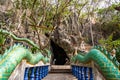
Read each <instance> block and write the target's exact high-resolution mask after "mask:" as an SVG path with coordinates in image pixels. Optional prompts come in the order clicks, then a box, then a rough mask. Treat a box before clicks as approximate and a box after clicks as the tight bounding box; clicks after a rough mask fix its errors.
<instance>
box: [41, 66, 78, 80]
mask: <svg viewBox="0 0 120 80" xmlns="http://www.w3.org/2000/svg"><path fill="white" fill-rule="evenodd" d="M42 80H77V79H76V77H74V76H73V75H72V72H71V66H70V65H51V66H50V72H49V74H48V75H47V76H46V77H45V78H44V79H42Z"/></svg>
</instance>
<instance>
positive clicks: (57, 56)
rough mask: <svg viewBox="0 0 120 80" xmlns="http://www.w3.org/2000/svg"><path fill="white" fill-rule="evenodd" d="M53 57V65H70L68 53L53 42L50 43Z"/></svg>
mask: <svg viewBox="0 0 120 80" xmlns="http://www.w3.org/2000/svg"><path fill="white" fill-rule="evenodd" d="M50 45H51V51H52V57H51V64H53V65H65V64H68V63H69V60H70V59H69V57H68V56H67V54H66V52H65V51H64V49H63V48H61V47H60V46H59V45H57V44H56V43H55V42H53V41H52V40H51V41H50Z"/></svg>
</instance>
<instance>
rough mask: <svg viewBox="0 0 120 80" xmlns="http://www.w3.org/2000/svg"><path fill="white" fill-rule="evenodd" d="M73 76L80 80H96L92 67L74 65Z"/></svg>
mask: <svg viewBox="0 0 120 80" xmlns="http://www.w3.org/2000/svg"><path fill="white" fill-rule="evenodd" d="M71 67H72V74H73V75H74V76H75V77H76V78H78V80H94V77H93V71H92V68H91V67H84V66H77V65H72V66H71Z"/></svg>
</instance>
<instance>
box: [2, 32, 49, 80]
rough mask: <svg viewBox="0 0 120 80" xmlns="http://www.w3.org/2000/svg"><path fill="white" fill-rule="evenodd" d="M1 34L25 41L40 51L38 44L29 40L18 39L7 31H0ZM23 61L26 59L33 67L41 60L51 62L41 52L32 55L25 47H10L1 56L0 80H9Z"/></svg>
mask: <svg viewBox="0 0 120 80" xmlns="http://www.w3.org/2000/svg"><path fill="white" fill-rule="evenodd" d="M0 32H1V33H2V34H8V35H10V36H11V37H13V39H15V40H19V41H25V42H27V43H29V44H31V45H32V46H34V47H36V48H38V49H39V47H38V46H37V45H36V44H34V43H33V42H32V41H30V40H28V39H25V38H18V37H16V36H15V35H13V34H12V33H10V32H8V31H5V30H0ZM46 51H47V53H48V54H50V51H48V50H46ZM23 59H26V60H27V62H28V63H30V64H33V65H34V64H36V63H38V62H39V61H40V60H42V61H43V62H44V63H46V62H49V59H48V58H47V57H44V56H43V55H42V53H41V52H38V53H36V54H32V52H31V51H30V50H29V49H27V48H25V47H23V46H22V45H20V44H18V45H14V46H12V47H10V49H9V50H6V51H5V53H4V54H3V55H0V80H8V79H9V77H10V75H11V73H12V72H13V71H14V69H15V68H16V66H17V65H18V64H19V63H20V62H21V61H22V60H23Z"/></svg>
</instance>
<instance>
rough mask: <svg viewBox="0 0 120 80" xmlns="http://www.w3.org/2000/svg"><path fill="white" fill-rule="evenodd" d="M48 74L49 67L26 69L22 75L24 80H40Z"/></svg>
mask: <svg viewBox="0 0 120 80" xmlns="http://www.w3.org/2000/svg"><path fill="white" fill-rule="evenodd" d="M48 72H49V65H44V66H35V67H26V69H25V73H24V80H41V79H43V78H44V77H45V76H47V74H48Z"/></svg>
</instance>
